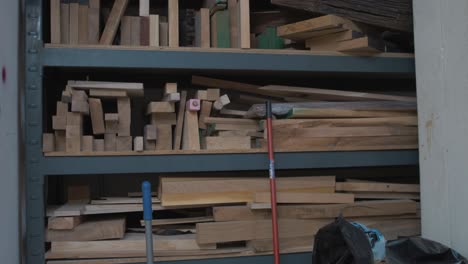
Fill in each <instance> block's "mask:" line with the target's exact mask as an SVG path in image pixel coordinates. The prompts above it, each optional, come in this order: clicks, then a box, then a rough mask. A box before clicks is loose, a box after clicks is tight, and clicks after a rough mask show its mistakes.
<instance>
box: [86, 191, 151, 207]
mask: <svg viewBox="0 0 468 264" xmlns="http://www.w3.org/2000/svg"><path fill="white" fill-rule="evenodd" d="M140 194H141V193H140ZM151 201H152V203H153V204H157V203H160V200H159V199H158V198H157V197H152V198H151ZM142 203H143V200H142V199H141V195H140V197H135V198H133V197H100V198H99V199H97V200H92V201H91V204H103V205H104V204H142Z"/></svg>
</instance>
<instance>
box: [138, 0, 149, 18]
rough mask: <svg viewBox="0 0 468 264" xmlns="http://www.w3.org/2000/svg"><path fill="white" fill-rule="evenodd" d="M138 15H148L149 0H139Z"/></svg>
mask: <svg viewBox="0 0 468 264" xmlns="http://www.w3.org/2000/svg"><path fill="white" fill-rule="evenodd" d="M138 7H139V12H138V15H139V16H141V17H142V16H149V14H150V1H149V0H139V6H138Z"/></svg>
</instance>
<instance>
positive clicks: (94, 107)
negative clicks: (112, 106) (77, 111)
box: [88, 98, 106, 135]
mask: <svg viewBox="0 0 468 264" xmlns="http://www.w3.org/2000/svg"><path fill="white" fill-rule="evenodd" d="M88 101H89V110H90V114H91V124H92V127H93V134H94V135H102V134H104V133H105V131H106V129H105V126H104V113H103V110H102V103H101V100H100V99H95V98H89V100H88Z"/></svg>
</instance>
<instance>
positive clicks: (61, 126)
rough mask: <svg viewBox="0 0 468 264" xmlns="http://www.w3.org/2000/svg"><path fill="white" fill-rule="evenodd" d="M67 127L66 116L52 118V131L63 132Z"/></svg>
mask: <svg viewBox="0 0 468 264" xmlns="http://www.w3.org/2000/svg"><path fill="white" fill-rule="evenodd" d="M66 127H67V116H52V129H53V130H65V129H66Z"/></svg>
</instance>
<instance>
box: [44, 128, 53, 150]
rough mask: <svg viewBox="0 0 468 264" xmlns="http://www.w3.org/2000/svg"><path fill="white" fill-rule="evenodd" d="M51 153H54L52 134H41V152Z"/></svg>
mask: <svg viewBox="0 0 468 264" xmlns="http://www.w3.org/2000/svg"><path fill="white" fill-rule="evenodd" d="M53 151H55V139H54V134H52V133H44V134H42V152H53Z"/></svg>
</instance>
